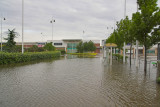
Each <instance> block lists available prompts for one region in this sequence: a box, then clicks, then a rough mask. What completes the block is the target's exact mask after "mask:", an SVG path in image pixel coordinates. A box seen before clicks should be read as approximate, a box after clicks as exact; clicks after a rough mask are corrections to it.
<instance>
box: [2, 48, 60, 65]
mask: <svg viewBox="0 0 160 107" xmlns="http://www.w3.org/2000/svg"><path fill="white" fill-rule="evenodd" d="M56 57H60V52H59V51H47V52H26V53H24V54H22V53H6V52H0V65H3V64H13V63H23V62H29V61H35V60H41V59H51V58H56Z"/></svg>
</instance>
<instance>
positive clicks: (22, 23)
mask: <svg viewBox="0 0 160 107" xmlns="http://www.w3.org/2000/svg"><path fill="white" fill-rule="evenodd" d="M23 27H24V0H22V54H23V53H24V43H23V39H24V38H23V33H24V28H23Z"/></svg>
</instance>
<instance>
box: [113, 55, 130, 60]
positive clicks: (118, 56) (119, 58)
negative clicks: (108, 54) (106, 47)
mask: <svg viewBox="0 0 160 107" xmlns="http://www.w3.org/2000/svg"><path fill="white" fill-rule="evenodd" d="M113 56H115V57H117V59H118V60H123V55H120V54H113ZM127 58H128V56H126V59H127Z"/></svg>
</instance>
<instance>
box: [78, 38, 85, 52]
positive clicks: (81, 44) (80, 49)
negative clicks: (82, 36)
mask: <svg viewBox="0 0 160 107" xmlns="http://www.w3.org/2000/svg"><path fill="white" fill-rule="evenodd" d="M76 48H77V51H78V53H83V50H84V47H83V42H82V41H81V42H80V43H79V44H78V45H77V47H76Z"/></svg>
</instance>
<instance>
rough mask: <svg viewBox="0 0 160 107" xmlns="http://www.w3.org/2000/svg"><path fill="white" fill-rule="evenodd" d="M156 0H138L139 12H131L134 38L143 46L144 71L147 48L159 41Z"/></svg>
mask: <svg viewBox="0 0 160 107" xmlns="http://www.w3.org/2000/svg"><path fill="white" fill-rule="evenodd" d="M157 1H158V0H138V5H139V9H140V12H137V13H135V14H133V17H132V20H133V29H134V30H135V35H136V39H137V40H138V41H139V42H140V43H141V44H143V45H144V47H145V57H144V72H145V74H146V71H147V60H146V58H147V54H146V52H147V49H149V48H150V47H151V46H152V45H154V44H156V43H158V42H159V41H160V26H159V25H160V8H159V7H158V6H157Z"/></svg>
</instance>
